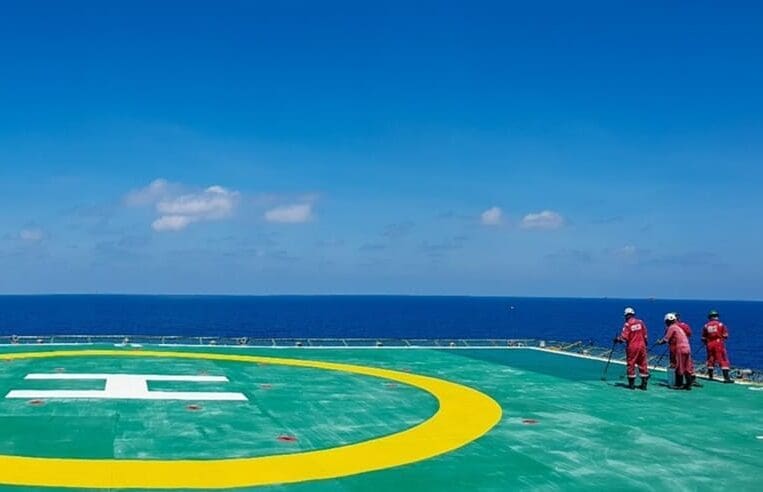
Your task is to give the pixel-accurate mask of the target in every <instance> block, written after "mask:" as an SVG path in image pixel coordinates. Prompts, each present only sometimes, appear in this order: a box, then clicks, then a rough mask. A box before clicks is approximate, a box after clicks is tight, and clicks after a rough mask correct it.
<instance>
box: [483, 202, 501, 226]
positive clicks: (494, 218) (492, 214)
mask: <svg viewBox="0 0 763 492" xmlns="http://www.w3.org/2000/svg"><path fill="white" fill-rule="evenodd" d="M502 221H503V210H501V209H500V208H499V207H490V208H489V209H487V210H485V211H484V212H482V215H480V222H482V225H487V226H494V225H499V224H500V223H501V222H502Z"/></svg>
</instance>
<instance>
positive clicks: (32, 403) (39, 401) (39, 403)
mask: <svg viewBox="0 0 763 492" xmlns="http://www.w3.org/2000/svg"><path fill="white" fill-rule="evenodd" d="M29 404H30V405H32V406H35V407H39V406H40V405H43V404H45V400H29Z"/></svg>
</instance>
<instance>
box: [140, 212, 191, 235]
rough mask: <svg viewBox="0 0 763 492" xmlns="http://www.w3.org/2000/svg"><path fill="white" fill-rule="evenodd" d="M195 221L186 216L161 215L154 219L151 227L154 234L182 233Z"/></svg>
mask: <svg viewBox="0 0 763 492" xmlns="http://www.w3.org/2000/svg"><path fill="white" fill-rule="evenodd" d="M191 222H195V220H194V219H193V218H191V217H189V216H187V215H163V216H161V217H159V218H158V219H156V220H155V221H154V222H153V223H152V224H151V227H152V228H153V229H154V230H155V231H156V232H165V231H182V230H183V229H185V228H186V227H188V225H189V224H190V223H191Z"/></svg>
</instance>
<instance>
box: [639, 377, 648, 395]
mask: <svg viewBox="0 0 763 492" xmlns="http://www.w3.org/2000/svg"><path fill="white" fill-rule="evenodd" d="M648 382H649V376H647V377H645V378H641V386H639V387H638V389H640V390H644V391H646V385H647V383H648Z"/></svg>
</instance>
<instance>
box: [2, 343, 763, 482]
mask: <svg viewBox="0 0 763 492" xmlns="http://www.w3.org/2000/svg"><path fill="white" fill-rule="evenodd" d="M67 348H70V347H67ZM35 349H36V350H55V349H54V348H51V347H44V348H43V347H32V348H31V349H30V348H29V347H23V348H17V347H12V348H11V347H6V348H2V349H0V454H4V455H24V456H39V457H69V458H116V459H126V458H140V459H183V458H186V459H212V458H229V457H246V456H264V455H270V454H277V453H293V452H299V451H306V450H313V449H324V448H331V447H335V446H339V445H342V444H348V443H353V442H360V441H364V440H368V439H371V438H374V437H379V436H384V435H388V434H392V433H395V432H399V431H401V430H404V429H406V428H409V427H411V426H414V425H416V424H418V423H420V422H422V421H424V420H426V419H427V418H429V417H430V416H432V415H433V414H434V412H435V411H436V410H437V402H436V400H435V399H434V398H433V397H431V396H430V395H429V394H427V393H425V392H423V391H420V390H418V389H414V388H410V387H407V386H404V385H398V384H391V383H390V382H388V381H384V380H380V379H377V378H372V377H366V376H358V375H352V374H347V373H338V372H332V371H324V370H317V369H307V368H295V367H286V366H270V365H253V364H241V363H235V362H213V361H200V360H199V361H197V360H169V359H154V358H118V359H117V358H115V359H111V358H103V357H99V358H87V357H74V358H51V359H42V360H14V361H12V362H3V361H2V355H1V354H2V353H3V352H5V353H8V352H16V351H29V350H35ZM170 350H173V351H178V350H186V351H190V350H201V351H205V352H210V351H221V352H225V351H226V349H223V348H204V349H188V348H184V349H179V348H172V349H170ZM228 351H229V352H231V353H237V354H238V353H245V354H256V355H264V356H277V357H289V358H305V359H313V360H328V361H333V362H341V363H351V364H360V365H366V366H378V367H384V368H390V369H397V370H402V371H411V372H414V373H418V374H423V375H431V376H435V377H438V378H443V379H448V380H451V381H455V382H459V383H462V384H465V385H467V386H471V387H473V388H475V389H478V390H480V391H482V392H484V393H486V394H488V395H490V396H491V397H493V398H494V399H495V400H496V401H497V402H498V403H499V404H500V405H501V407H502V408H503V419H502V421H501V422H500V424H499V425H498V426H496V427H495V428H494V429H493V430H492V431H491V432H490V433H488V434H487V435H485V436H484V437H482V438H481V439H479V440H478V441H475V442H473V443H472V444H470V445H468V446H466V447H464V448H462V449H460V450H457V451H455V452H452V453H450V454H447V455H444V456H440V457H438V458H434V459H431V460H428V461H423V462H419V463H415V464H412V465H407V466H404V467H400V468H395V469H389V470H384V471H380V472H374V473H368V474H363V475H356V476H351V477H345V478H341V479H336V480H327V481H319V482H307V483H299V484H293V485H283V486H272V487H261V488H258V489H257V490H262V491H268V492H270V491H279V492H280V491H283V492H313V491H315V492H328V491H336V492H376V491H387V490H394V491H396V492H406V491H416V492H422V491H429V490H431V491H443V492H450V491H452V492H456V491H507V490H581V491H582V490H594V489H596V490H614V489H617V490H619V491H627V490H671V491H680V490H687V491H689V490H719V489H726V490H763V392H761V391H753V390H750V389H749V388H748V387H744V386H742V385H723V384H719V383H709V382H707V383H705V384H704V386H703V387H702V388H695V389H694V390H693V391H690V392H687V391H676V390H672V389H669V388H668V387H666V386H664V383H662V384H660V383H661V382H663V381H664V379H665V374H664V373H655V374H654V376H653V378H652V382H651V385H650V387H649V390H648V391H646V392H643V391H630V390H627V389H625V388H624V387H622V384H623V382H624V379H622V374H623V368H622V366H619V365H613V366H611V367H610V369H609V375H608V381H607V382H603V381H601V374H602V369H603V363H602V362H599V361H593V360H586V359H579V358H574V357H569V356H566V355H560V354H554V353H547V352H541V351H536V350H529V349H527V350H521V349H512V350H509V349H494V350H484V349H482V350H429V349H416V350H414V349H407V350H406V349H403V350H386V349H380V350H376V349H370V350H369V349H321V350H306V349H280V350H267V349H260V350H254V349H252V350H248V349H235V350H234V349H229V350H228ZM60 372H65V373H128V374H172V375H176V374H185V375H199V374H209V375H224V376H227V377H228V378H229V379H230V382H229V383H225V384H224V385H223V386H222V387H221V385H220V384H219V383H205V384H200V383H169V382H165V383H152V384H151V389H152V390H167V391H238V392H242V393H244V394H246V395H247V397H248V398H249V401H248V402H199V403H198V405H199V406H200V407H201V408H200V409H198V410H196V411H190V410H189V409H188V408H187V407H188V405H189V404H190V403H191V402H183V401H160V402H156V401H128V400H112V401H105V400H89V401H82V400H49V401H45V402H43V403H42V404H39V405H32V404H30V402H29V401H27V400H11V399H6V398H5V395H6V394H7V393H8V392H9V391H10V390H14V389H67V390H71V389H102V388H103V383H102V382H98V381H78V382H73V381H25V380H24V377H25V376H26V375H27V374H29V373H60ZM526 419H533V420H535V421H537V423H534V424H528V423H525V422H523V421H524V420H526ZM282 435H291V436H294V437H295V438H296V439H297V440H296V441H294V442H281V441H279V440H278V439H277V438H278V437H279V436H282ZM0 490H3V491H5V490H8V491H10V490H14V491H20V490H30V489H22V488H18V487H2V486H0Z"/></svg>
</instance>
